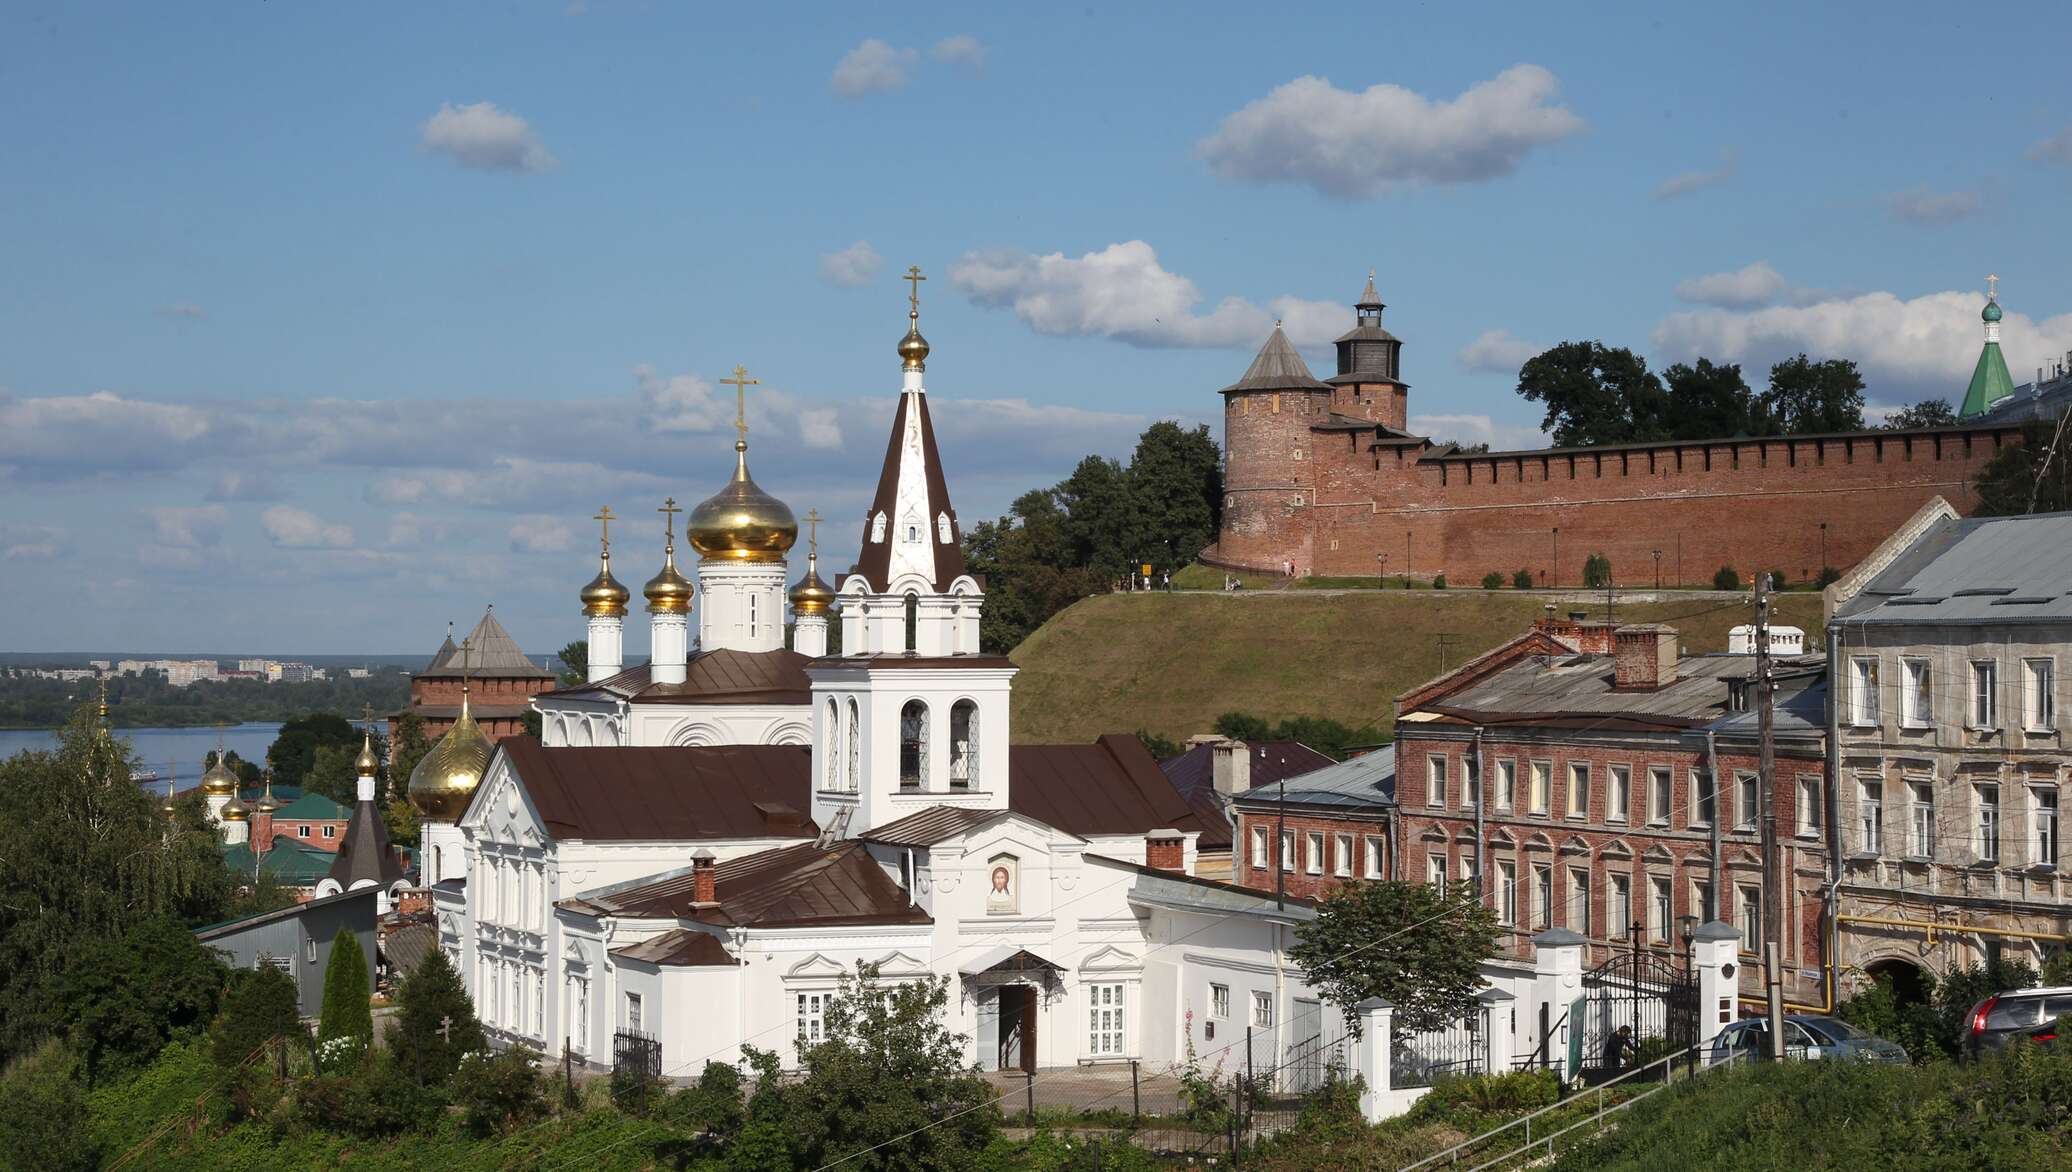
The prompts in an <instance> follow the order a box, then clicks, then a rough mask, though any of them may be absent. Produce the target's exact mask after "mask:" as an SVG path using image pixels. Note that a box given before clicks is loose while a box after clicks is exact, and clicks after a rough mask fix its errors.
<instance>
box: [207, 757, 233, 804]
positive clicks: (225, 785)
mask: <svg viewBox="0 0 2072 1172" xmlns="http://www.w3.org/2000/svg"><path fill="white" fill-rule="evenodd" d="M228 756H229V755H228V754H226V753H223V752H221V751H218V752H217V754H216V763H215V764H214V765H211V766H209V767H208V769H207V770H206V771H205V772H203V773H202V775H201V792H203V793H205V794H207V795H209V796H210V797H212V798H220V797H222V796H223V795H225V794H229V795H231V796H232V797H235V796H237V774H235V773H232V772H231V771H230V766H229V765H227V764H225V758H227V757H228Z"/></svg>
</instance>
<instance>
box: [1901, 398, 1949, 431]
mask: <svg viewBox="0 0 2072 1172" xmlns="http://www.w3.org/2000/svg"><path fill="white" fill-rule="evenodd" d="M1956 422H1957V413H1956V412H1955V411H1953V410H1951V408H1950V401H1949V400H1948V399H1923V400H1921V401H1920V402H1918V403H1916V404H1914V405H1913V406H1911V407H1901V408H1900V409H1899V410H1897V411H1894V412H1893V413H1892V414H1890V415H1888V416H1886V417H1885V426H1886V427H1887V428H1888V429H1890V430H1893V431H1904V430H1907V429H1910V428H1916V427H1949V426H1951V425H1953V424H1955V423H1956Z"/></svg>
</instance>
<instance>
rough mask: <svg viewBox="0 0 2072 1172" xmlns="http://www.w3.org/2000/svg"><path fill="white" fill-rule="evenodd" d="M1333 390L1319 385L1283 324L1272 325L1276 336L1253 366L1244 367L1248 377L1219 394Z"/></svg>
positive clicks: (1267, 344)
mask: <svg viewBox="0 0 2072 1172" xmlns="http://www.w3.org/2000/svg"><path fill="white" fill-rule="evenodd" d="M1330 389H1331V388H1330V387H1328V386H1326V385H1324V384H1323V383H1321V382H1318V381H1317V379H1316V376H1315V375H1313V374H1311V373H1310V372H1309V363H1307V362H1304V361H1303V360H1302V355H1300V354H1298V353H1296V352H1295V344H1294V343H1293V342H1290V341H1288V335H1287V333H1286V332H1285V331H1283V330H1282V329H1281V324H1280V323H1279V322H1275V323H1274V324H1273V334H1272V336H1270V337H1268V338H1267V339H1266V345H1264V346H1261V347H1260V348H1259V357H1257V358H1254V359H1252V365H1250V366H1248V367H1246V368H1245V377H1243V378H1241V379H1239V380H1237V381H1236V382H1234V383H1232V384H1230V385H1229V386H1227V387H1224V388H1223V390H1222V391H1220V392H1218V393H1219V394H1228V393H1230V392H1231V391H1328V390H1330Z"/></svg>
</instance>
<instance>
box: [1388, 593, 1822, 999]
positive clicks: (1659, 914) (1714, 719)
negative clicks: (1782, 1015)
mask: <svg viewBox="0 0 2072 1172" xmlns="http://www.w3.org/2000/svg"><path fill="white" fill-rule="evenodd" d="M1753 669H1754V657H1753V656H1749V655H1731V654H1729V655H1699V656H1686V655H1683V654H1681V653H1680V651H1679V649H1678V646H1677V641H1676V632H1675V631H1674V630H1673V629H1670V628H1667V627H1661V626H1655V625H1637V626H1624V627H1616V628H1614V627H1612V626H1611V625H1609V624H1605V623H1577V622H1563V621H1549V622H1546V623H1542V624H1540V625H1538V626H1536V627H1535V628H1534V629H1533V630H1531V631H1529V632H1527V633H1526V634H1525V635H1522V636H1520V637H1519V638H1517V639H1514V640H1512V641H1511V642H1509V643H1507V644H1505V645H1503V646H1501V647H1498V648H1497V649H1495V650H1493V651H1491V652H1489V653H1487V654H1485V655H1483V656H1481V657H1480V658H1478V659H1475V660H1472V661H1470V662H1469V663H1467V664H1464V665H1462V666H1461V667H1460V668H1458V669H1456V670H1454V671H1452V672H1449V673H1447V674H1446V675H1443V676H1441V677H1439V678H1437V679H1435V680H1432V681H1431V682H1429V683H1427V684H1425V685H1423V686H1421V687H1419V688H1417V689H1415V690H1413V691H1411V692H1408V693H1406V694H1405V695H1403V696H1402V697H1400V698H1399V699H1398V701H1397V723H1396V762H1397V769H1398V779H1397V784H1396V800H1397V812H1396V830H1397V838H1396V841H1397V844H1398V850H1399V852H1400V853H1399V859H1400V873H1401V875H1402V876H1403V877H1405V878H1413V879H1414V878H1424V879H1426V880H1427V881H1429V882H1432V883H1438V884H1449V883H1460V882H1470V883H1472V882H1474V881H1475V876H1476V873H1477V871H1478V870H1479V871H1480V872H1481V874H1482V875H1483V876H1484V878H1485V883H1484V890H1485V891H1486V893H1487V894H1486V896H1485V898H1486V899H1487V901H1488V902H1489V903H1490V905H1491V906H1493V907H1494V908H1496V910H1497V913H1498V919H1499V920H1500V921H1501V922H1502V924H1503V925H1504V927H1505V930H1506V933H1507V938H1506V947H1507V949H1508V950H1513V951H1518V952H1523V951H1524V950H1525V949H1526V947H1527V944H1526V942H1527V941H1528V940H1529V939H1530V937H1531V936H1532V935H1533V934H1534V933H1536V932H1539V931H1542V930H1545V929H1547V928H1567V929H1569V930H1571V931H1575V932H1578V933H1580V934H1582V935H1583V937H1585V939H1587V940H1588V941H1589V947H1588V957H1589V959H1590V960H1591V961H1593V962H1595V961H1601V960H1603V959H1605V958H1606V957H1608V956H1609V954H1610V949H1612V948H1613V947H1619V948H1624V947H1627V946H1628V944H1627V943H1626V942H1627V941H1629V940H1630V939H1631V937H1630V935H1629V933H1630V932H1631V931H1632V927H1631V926H1632V925H1636V924H1637V925H1639V926H1640V930H1641V932H1642V933H1643V936H1644V939H1645V941H1646V942H1647V943H1648V944H1649V945H1650V946H1652V947H1654V948H1657V949H1661V950H1665V952H1668V953H1671V954H1673V953H1674V952H1676V951H1677V950H1678V949H1679V944H1678V940H1679V937H1680V932H1679V923H1680V921H1681V918H1682V917H1684V916H1695V917H1697V919H1698V921H1700V922H1704V921H1711V920H1723V921H1725V922H1727V923H1729V924H1732V925H1735V926H1736V927H1739V928H1740V929H1741V932H1742V945H1741V947H1742V951H1743V953H1744V955H1745V961H1744V963H1743V964H1742V966H1741V971H1742V982H1743V983H1742V988H1743V991H1744V992H1745V993H1755V992H1758V991H1759V990H1760V981H1761V976H1762V973H1761V966H1760V965H1759V964H1756V963H1754V962H1755V960H1756V959H1757V954H1758V952H1759V951H1760V948H1761V940H1762V939H1763V927H1762V924H1763V916H1764V914H1765V908H1764V903H1765V901H1764V899H1763V893H1762V884H1763V881H1762V870H1761V860H1760V855H1759V845H1760V840H1759V833H1758V831H1759V827H1758V820H1757V811H1758V808H1759V786H1758V784H1757V742H1756V736H1755V714H1754V712H1753V711H1751V710H1750V703H1749V702H1750V700H1751V698H1752V695H1753V689H1752V688H1750V687H1749V680H1750V678H1751V677H1752V675H1753ZM1777 672H1778V692H1777V703H1776V710H1775V711H1776V719H1775V727H1776V742H1777V765H1776V770H1775V774H1774V776H1775V791H1774V794H1773V802H1774V804H1775V805H1774V808H1775V810H1776V814H1777V824H1778V827H1779V834H1780V841H1781V843H1782V847H1781V853H1782V855H1783V858H1784V864H1785V870H1786V874H1787V875H1788V876H1789V878H1790V884H1789V888H1790V891H1791V892H1792V895H1791V896H1790V898H1791V900H1792V903H1791V906H1790V908H1789V910H1788V911H1787V916H1788V919H1787V920H1786V922H1785V925H1784V954H1785V961H1786V968H1787V970H1788V972H1787V981H1786V986H1785V987H1786V996H1787V997H1788V998H1791V999H1792V1000H1795V1001H1808V1000H1810V1001H1811V1002H1812V1003H1814V1004H1818V1003H1820V999H1821V997H1822V996H1823V994H1822V993H1821V988H1822V986H1821V979H1822V974H1821V972H1820V966H1821V963H1822V957H1823V956H1824V955H1825V950H1824V949H1823V947H1822V944H1823V941H1824V939H1825V920H1824V919H1823V918H1822V907H1821V895H1822V887H1823V882H1824V879H1825V875H1826V866H1827V850H1826V844H1825V838H1824V835H1823V823H1824V820H1823V818H1822V817H1821V812H1822V810H1823V809H1824V792H1825V789H1824V786H1825V783H1824V777H1825V768H1824V761H1825V756H1824V754H1825V751H1826V739H1825V706H1826V685H1825V671H1824V665H1823V662H1822V660H1821V657H1819V656H1797V657H1789V658H1782V659H1779V660H1778V664H1777ZM1484 777H1486V778H1487V782H1488V784H1487V788H1488V791H1489V798H1488V802H1487V804H1486V805H1482V799H1481V792H1482V790H1483V788H1484V787H1483V785H1482V783H1481V779H1482V778H1484ZM1715 779H1718V780H1717V781H1715ZM1478 806H1479V807H1480V808H1478ZM1478 842H1479V843H1480V844H1481V846H1480V849H1479V851H1478V845H1477V844H1478ZM1478 857H1479V860H1480V861H1479V866H1478Z"/></svg>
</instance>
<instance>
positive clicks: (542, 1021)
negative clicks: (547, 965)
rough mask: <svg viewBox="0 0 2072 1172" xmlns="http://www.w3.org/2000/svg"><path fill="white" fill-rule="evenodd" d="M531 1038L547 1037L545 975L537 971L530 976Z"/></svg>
mask: <svg viewBox="0 0 2072 1172" xmlns="http://www.w3.org/2000/svg"><path fill="white" fill-rule="evenodd" d="M532 1036H533V1037H535V1038H544V1037H546V1036H547V974H545V973H543V972H539V971H537V970H535V971H534V972H533V974H532Z"/></svg>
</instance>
